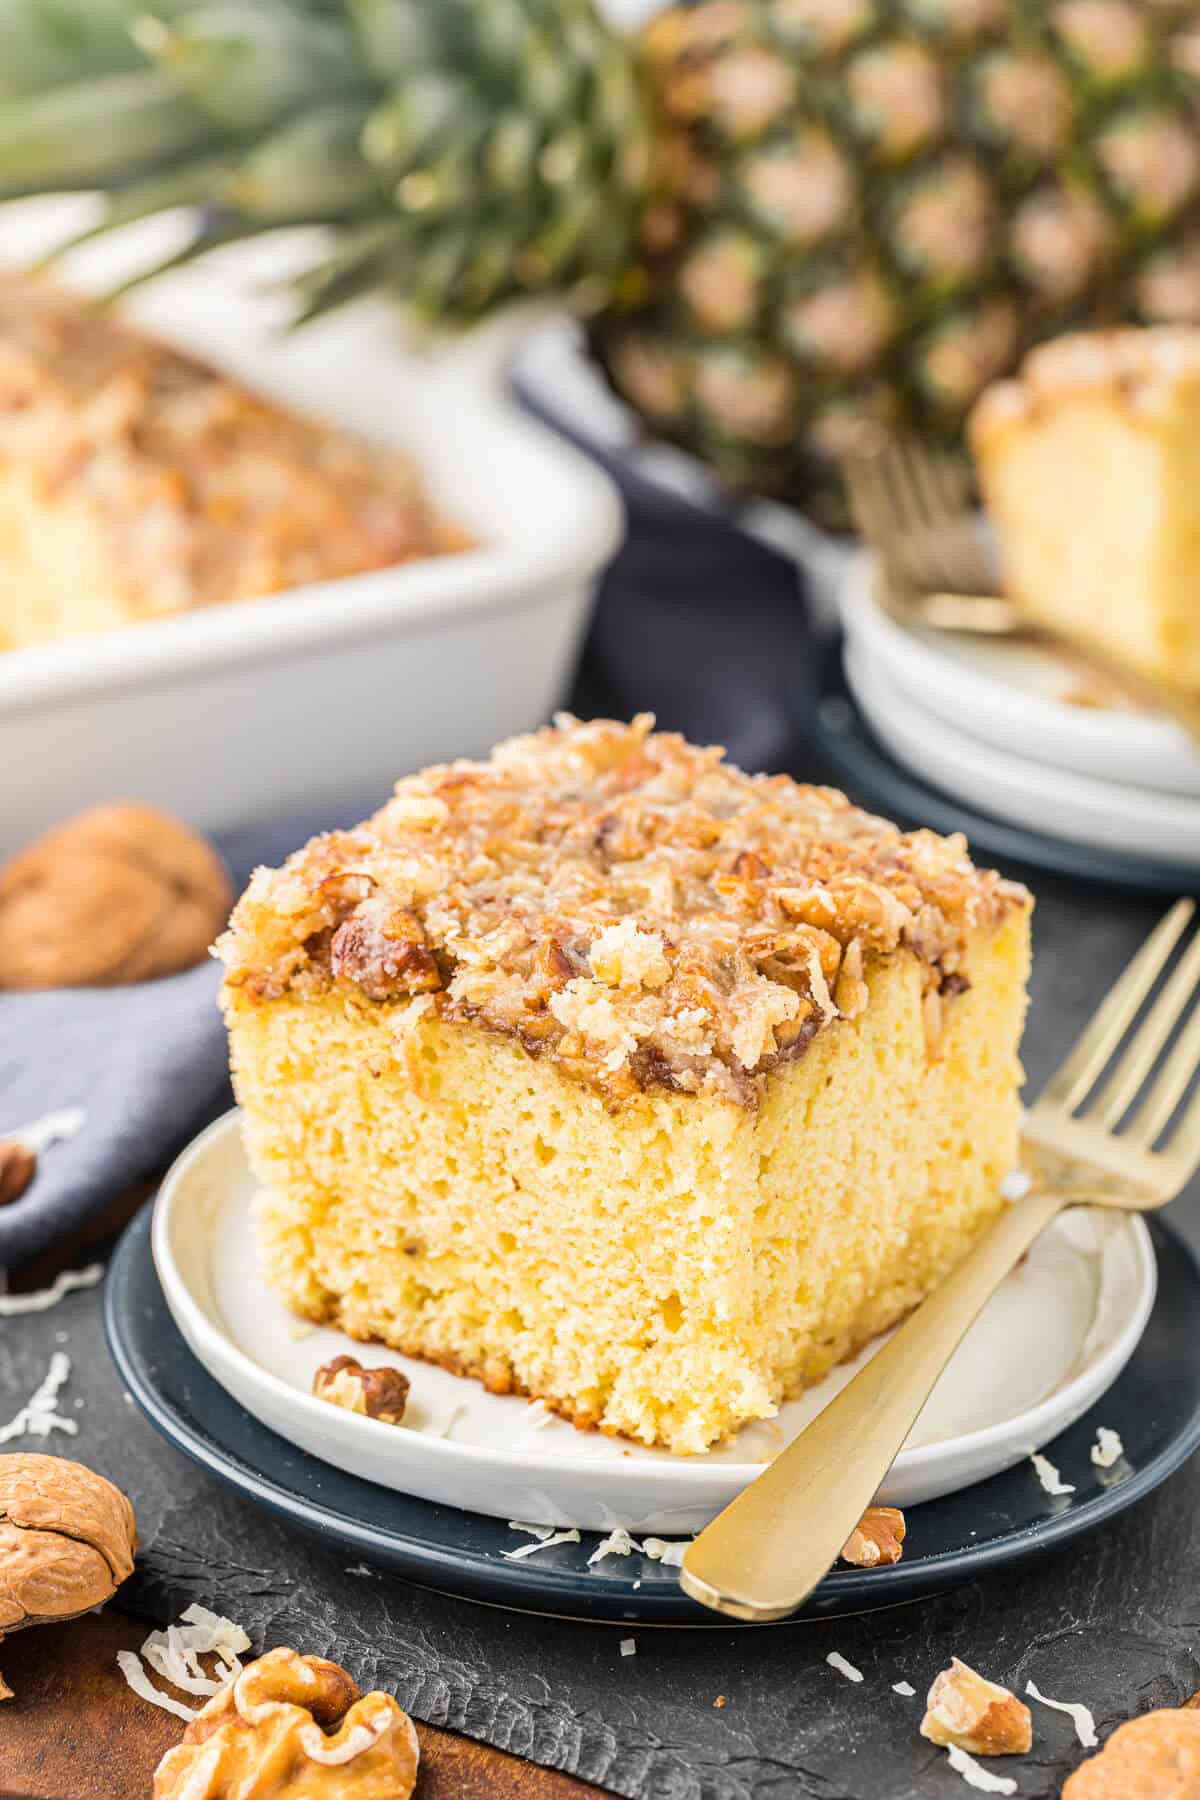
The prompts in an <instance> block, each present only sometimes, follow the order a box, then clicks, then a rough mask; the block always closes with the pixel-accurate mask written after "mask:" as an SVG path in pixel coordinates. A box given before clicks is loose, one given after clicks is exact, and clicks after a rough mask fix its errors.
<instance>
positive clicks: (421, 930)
mask: <svg viewBox="0 0 1200 1800" xmlns="http://www.w3.org/2000/svg"><path fill="white" fill-rule="evenodd" d="M652 724H653V720H652V719H651V718H650V716H649V715H643V716H640V717H639V718H637V719H635V720H634V722H633V723H632V724H631V725H624V724H617V723H613V722H612V721H607V720H599V721H595V722H593V723H590V724H582V723H580V722H579V721H578V720H576V719H573V718H570V717H569V716H565V715H564V716H561V717H560V718H559V719H558V720H557V722H556V724H555V725H554V726H553V727H550V728H547V729H546V730H544V731H540V732H537V733H535V734H533V735H530V736H526V737H520V738H514V739H511V740H510V741H509V742H507V743H504V744H501V745H500V746H499V747H498V748H497V749H496V750H495V751H494V752H493V753H492V756H491V758H490V759H489V761H487V762H484V763H478V762H465V761H464V762H457V763H452V764H449V765H443V766H440V767H437V768H432V769H427V770H425V771H424V772H423V773H421V774H418V775H413V776H409V777H407V778H406V779H404V780H402V781H401V782H400V783H399V784H398V785H397V787H396V790H395V795H394V798H393V799H392V800H391V801H389V802H388V804H387V805H386V806H384V807H383V809H382V810H381V811H380V812H378V813H376V814H375V816H374V817H373V818H371V819H369V820H367V821H366V823H365V824H364V825H362V826H360V827H359V828H358V829H357V830H354V831H348V832H336V833H331V834H328V835H326V836H323V837H319V838H315V839H314V840H313V841H312V842H311V843H310V844H308V845H307V846H306V847H305V848H304V849H302V850H300V851H298V852H297V853H296V854H295V855H293V856H292V857H291V858H289V860H288V861H287V862H286V863H285V864H284V866H283V867H282V868H280V869H274V870H271V869H260V870H258V871H257V873H256V874H255V875H254V877H253V879H252V880H251V883H250V886H249V887H248V889H247V891H246V893H245V894H244V895H243V897H242V899H241V900H240V902H239V903H238V906H237V908H236V909H235V912H234V915H233V919H232V922H231V927H230V930H229V931H228V932H227V933H226V935H225V936H224V937H223V938H222V939H221V940H220V943H219V945H218V953H219V954H220V956H221V957H222V958H223V960H224V962H225V965H226V990H227V997H232V996H234V995H241V996H244V997H245V998H246V999H248V1000H252V1001H263V1002H269V1001H270V1000H272V999H275V998H278V997H279V996H280V995H282V994H283V993H285V992H286V991H288V990H289V989H299V990H301V991H308V992H311V991H314V989H316V988H327V987H328V986H329V985H330V984H331V983H332V984H337V985H338V986H340V987H343V988H345V989H346V990H347V991H357V993H358V994H360V995H362V996H364V997H365V998H366V999H367V1000H373V1001H407V1002H408V1003H409V1004H408V1005H407V1006H404V1007H402V1008H401V1009H399V1012H398V1022H400V1021H402V1028H403V1029H407V1027H408V1025H409V1024H411V1022H412V1014H411V1006H412V1002H413V997H416V996H420V997H421V1001H422V1003H423V1004H422V1006H421V1010H422V1011H428V1010H429V1009H430V1008H436V1009H437V1011H438V1012H439V1013H440V1014H441V1015H442V1016H443V1017H446V1018H449V1019H461V1020H473V1021H476V1022H478V1023H479V1024H480V1025H482V1026H484V1027H485V1028H488V1029H492V1030H495V1031H498V1032H504V1033H507V1034H510V1035H512V1036H513V1037H515V1038H516V1039H517V1040H518V1041H519V1042H520V1043H521V1044H522V1045H523V1046H524V1047H525V1049H526V1050H527V1051H529V1052H530V1053H531V1054H532V1055H535V1056H540V1055H552V1056H554V1057H555V1058H556V1059H557V1061H558V1063H559V1064H560V1066H561V1067H562V1069H563V1070H564V1072H565V1073H567V1074H568V1075H570V1076H572V1077H575V1078H577V1079H579V1080H581V1081H585V1082H588V1083H591V1084H593V1085H596V1086H598V1087H599V1088H600V1089H601V1090H603V1091H604V1093H605V1094H606V1096H608V1097H610V1098H611V1099H613V1100H618V1101H619V1100H620V1099H622V1098H625V1097H628V1096H630V1095H632V1094H633V1093H635V1092H637V1091H639V1090H642V1089H645V1088H650V1087H665V1088H669V1089H673V1090H676V1091H681V1092H689V1093H712V1094H719V1095H723V1096H725V1097H727V1098H730V1099H732V1100H734V1101H736V1102H738V1103H739V1104H742V1105H751V1106H752V1105H754V1104H756V1102H757V1100H758V1098H759V1095H760V1092H761V1084H762V1080H763V1078H764V1076H765V1075H766V1073H767V1072H768V1071H769V1070H770V1069H771V1068H772V1067H773V1066H775V1065H776V1064H778V1063H779V1062H780V1061H781V1060H784V1059H786V1058H789V1057H794V1056H796V1055H799V1054H801V1053H802V1052H803V1050H804V1048H805V1047H806V1046H807V1044H808V1043H809V1042H810V1041H811V1039H812V1037H813V1036H814V1035H815V1033H816V1032H818V1031H819V1030H821V1029H822V1028H823V1027H825V1026H826V1025H827V1024H829V1023H830V1022H831V1021H832V1020H834V1019H837V1018H838V1017H855V1016H856V1015H857V1014H858V1013H859V1012H861V1010H862V1008H863V1006H864V1005H865V1004H866V1002H867V993H868V990H867V984H866V981H865V979H864V969H865V966H866V959H867V958H868V957H879V956H889V955H892V954H894V953H896V952H899V951H902V950H903V951H908V952H911V953H912V954H913V955H915V956H916V957H917V958H918V959H919V961H920V964H921V966H922V970H923V973H924V978H925V989H926V1008H925V1013H926V1028H927V1032H928V1033H929V1034H930V1044H931V1054H936V1036H937V1028H938V1023H939V1021H940V1017H941V1008H942V1007H943V1005H945V1004H952V1002H953V996H954V995H955V994H956V993H958V992H961V991H962V990H963V988H965V987H966V985H967V981H966V978H965V976H964V975H963V973H962V971H961V968H960V964H961V960H962V955H963V949H964V944H965V939H966V935H967V933H968V932H969V931H971V930H974V929H979V928H985V929H986V928H989V927H994V926H995V925H997V924H998V923H999V922H1000V920H1001V919H1002V918H1003V916H1004V915H1005V914H1006V913H1007V912H1008V911H1009V910H1011V909H1012V908H1014V907H1026V906H1028V905H1029V904H1030V902H1029V896H1028V895H1027V893H1026V892H1025V890H1024V889H1023V888H1020V887H1017V886H1014V885H1012V884H1010V883H1008V882H1005V881H1003V880H1001V878H1000V877H999V876H998V875H996V874H994V873H992V872H990V871H987V870H978V869H976V868H975V867H974V866H973V865H972V863H971V862H970V860H969V858H968V856H967V849H966V844H965V841H964V840H963V839H962V838H961V837H960V836H955V837H950V838H942V837H938V836H937V835H936V834H935V833H933V832H930V831H916V832H911V833H902V832H900V831H899V830H898V829H897V828H896V827H895V826H893V825H890V824H888V823H886V821H884V820H882V819H877V818H874V817H872V816H871V815H869V814H867V813H864V812H860V811H859V810H858V809H857V808H856V807H854V806H852V805H851V804H850V802H849V801H848V800H847V799H846V798H845V796H844V795H842V794H840V793H838V792H836V791H835V790H834V789H832V788H823V787H809V786H804V785H801V784H799V783H797V782H795V781H793V780H791V779H790V778H789V777H787V776H775V777H767V776H761V775H756V776H751V775H745V774H743V773H742V772H741V771H740V770H738V769H736V768H734V767H732V766H731V765H730V764H728V763H726V762H725V761H724V760H723V753H722V751H721V750H720V749H717V748H712V749H699V748H696V747H695V746H693V745H690V744H688V743H686V742H685V741H684V739H682V738H681V737H678V736H676V735H674V734H671V733H655V732H653V731H652V729H651V727H652Z"/></svg>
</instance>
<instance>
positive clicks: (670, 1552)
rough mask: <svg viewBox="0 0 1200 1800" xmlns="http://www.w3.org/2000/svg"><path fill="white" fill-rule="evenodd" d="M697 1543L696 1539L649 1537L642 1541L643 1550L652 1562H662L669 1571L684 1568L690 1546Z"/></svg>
mask: <svg viewBox="0 0 1200 1800" xmlns="http://www.w3.org/2000/svg"><path fill="white" fill-rule="evenodd" d="M695 1541H696V1540H695V1538H660V1537H648V1538H643V1539H642V1550H643V1551H644V1553H645V1554H646V1555H647V1556H648V1557H649V1558H650V1561H651V1562H660V1563H662V1564H663V1565H664V1566H665V1567H666V1568H668V1569H679V1568H682V1567H683V1558H684V1553H685V1551H686V1550H687V1548H688V1545H689V1544H694V1543H695Z"/></svg>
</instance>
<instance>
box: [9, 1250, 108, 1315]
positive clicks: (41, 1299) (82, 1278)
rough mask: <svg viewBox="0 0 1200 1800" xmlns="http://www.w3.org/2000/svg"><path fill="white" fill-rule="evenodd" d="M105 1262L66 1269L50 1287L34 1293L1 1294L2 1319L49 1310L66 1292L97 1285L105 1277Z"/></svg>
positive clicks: (39, 1289)
mask: <svg viewBox="0 0 1200 1800" xmlns="http://www.w3.org/2000/svg"><path fill="white" fill-rule="evenodd" d="M103 1276H104V1264H103V1263H92V1264H91V1265H90V1266H89V1267H88V1268H86V1269H64V1270H63V1272H62V1274H61V1275H59V1276H58V1277H57V1279H56V1280H55V1281H54V1282H53V1283H52V1284H51V1286H50V1287H48V1288H38V1289H37V1290H36V1291H35V1292H34V1293H32V1294H0V1319H13V1318H17V1317H19V1315H20V1314H21V1313H35V1312H47V1311H48V1310H49V1309H50V1307H52V1306H57V1305H58V1303H59V1301H60V1300H61V1299H62V1298H63V1296H64V1295H65V1294H69V1293H71V1292H72V1291H73V1290H74V1289H75V1288H90V1287H95V1285H96V1283H97V1282H98V1281H100V1280H102V1279H103Z"/></svg>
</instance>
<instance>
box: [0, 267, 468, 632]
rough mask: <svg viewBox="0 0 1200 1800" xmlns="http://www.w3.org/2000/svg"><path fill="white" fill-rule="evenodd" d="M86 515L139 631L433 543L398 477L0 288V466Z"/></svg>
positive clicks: (183, 364)
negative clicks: (163, 619) (152, 622)
mask: <svg viewBox="0 0 1200 1800" xmlns="http://www.w3.org/2000/svg"><path fill="white" fill-rule="evenodd" d="M6 464H7V465H10V466H11V467H13V468H20V469H21V470H22V471H23V472H24V473H25V474H26V475H27V477H28V479H29V481H30V482H31V483H32V486H33V489H34V491H35V493H36V494H37V495H38V496H39V497H40V498H42V499H44V500H45V501H46V502H47V503H49V502H51V501H53V502H54V503H55V504H58V503H60V502H61V501H62V500H64V499H68V500H69V499H77V500H79V501H81V502H85V503H87V504H88V506H89V507H90V508H91V510H92V512H93V515H94V516H95V517H96V518H97V519H98V520H99V521H100V524H101V527H102V529H103V531H104V533H105V536H106V537H107V539H108V541H109V544H110V546H111V548H112V551H113V555H114V558H115V560H116V562H117V566H118V567H119V568H120V571H121V578H122V582H123V584H124V587H125V591H126V593H127V596H128V603H129V607H130V610H131V612H132V614H133V615H134V616H135V617H137V618H153V617H157V616H160V615H162V614H168V613H174V612H180V611H183V610H184V609H186V608H190V607H200V606H209V605H212V604H213V603H214V602H218V601H224V600H233V599H247V598H250V597H251V596H254V595H259V594H267V593H272V592H275V591H277V590H278V589H280V588H285V587H292V586H297V585H300V584H302V583H305V582H312V581H327V580H331V579H333V578H335V577H338V576H345V575H353V574H359V573H361V572H362V571H364V570H367V569H376V568H383V567H385V566H387V565H389V564H392V563H398V562H405V561H407V560H409V559H410V558H413V557H416V556H427V555H433V554H434V553H435V552H436V551H437V550H439V549H442V550H444V549H448V548H451V547H452V545H451V542H450V537H449V534H448V533H447V532H446V530H445V528H444V527H442V526H440V525H439V523H438V521H437V520H436V519H435V518H434V517H433V515H432V512H431V510H430V507H429V504H428V501H427V500H426V498H425V496H424V493H423V491H422V487H421V483H420V480H419V478H418V475H417V472H416V470H415V469H414V468H413V466H412V464H411V463H410V462H409V461H408V459H407V458H405V457H403V456H400V455H397V454H396V453H395V452H393V451H383V450H379V449H374V448H370V447H368V446H367V445H365V444H361V443H358V442H356V441H354V440H353V439H350V438H347V437H345V436H343V435H342V434H341V433H339V432H337V431H334V430H331V429H330V428H329V427H327V426H323V425H320V424H318V423H316V422H314V421H312V420H309V419H304V418H300V417H297V416H295V415H293V414H290V413H287V412H283V411H280V410H279V409H278V408H276V407H274V406H271V405H269V404H268V403H267V402H266V401H265V400H262V399H259V398H258V397H257V396H255V395H254V394H251V393H249V392H247V391H246V390H245V389H244V388H242V387H239V386H238V385H237V384H236V383H235V382H233V381H230V380H226V379H225V378H224V377H222V376H221V375H220V374H218V373H217V372H216V371H214V370H213V369H210V368H206V367H205V366H204V365H203V364H201V363H198V362H194V361H192V360H191V359H190V358H188V357H185V356H182V355H179V354H178V353H177V352H176V351H174V350H170V349H168V348H167V347H166V346H165V345H162V344H159V343H156V342H154V341H153V340H151V339H149V338H146V337H143V336H142V335H141V334H140V333H137V332H135V331H131V330H129V329H128V328H127V327H125V326H123V325H121V324H120V323H119V322H118V321H117V320H115V319H113V318H112V317H111V316H110V315H108V314H106V313H103V312H101V311H99V310H98V309H97V308H96V307H94V306H91V305H88V304H87V303H86V302H84V301H80V300H78V299H76V298H75V297H74V296H72V295H69V294H66V293H62V292H59V291H57V290H55V289H54V288H50V287H47V286H44V285H43V284H41V283H37V282H31V281H29V280H28V279H25V278H22V277H20V276H11V275H6V276H4V277H3V278H2V279H0V469H2V468H3V467H4V465H6Z"/></svg>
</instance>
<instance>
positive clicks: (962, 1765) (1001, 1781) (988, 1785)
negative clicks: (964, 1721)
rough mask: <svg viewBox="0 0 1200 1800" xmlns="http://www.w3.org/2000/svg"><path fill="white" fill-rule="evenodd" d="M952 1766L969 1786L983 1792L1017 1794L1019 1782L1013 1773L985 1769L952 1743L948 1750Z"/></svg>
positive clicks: (947, 1753)
mask: <svg viewBox="0 0 1200 1800" xmlns="http://www.w3.org/2000/svg"><path fill="white" fill-rule="evenodd" d="M946 1756H947V1758H948V1759H949V1762H950V1767H951V1768H952V1769H954V1770H956V1771H957V1773H958V1774H959V1775H961V1776H962V1778H963V1780H964V1781H965V1782H966V1784H967V1786H968V1787H973V1788H978V1789H979V1791H980V1793H981V1794H1015V1793H1016V1791H1017V1784H1016V1782H1015V1781H1014V1780H1013V1778H1012V1776H1011V1775H993V1774H992V1772H991V1770H990V1769H983V1768H981V1767H980V1766H979V1764H978V1763H977V1762H976V1761H975V1758H974V1757H973V1756H969V1755H968V1754H967V1752H966V1751H965V1750H960V1749H959V1747H958V1745H957V1744H951V1745H950V1747H949V1748H948V1749H947V1751H946Z"/></svg>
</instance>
